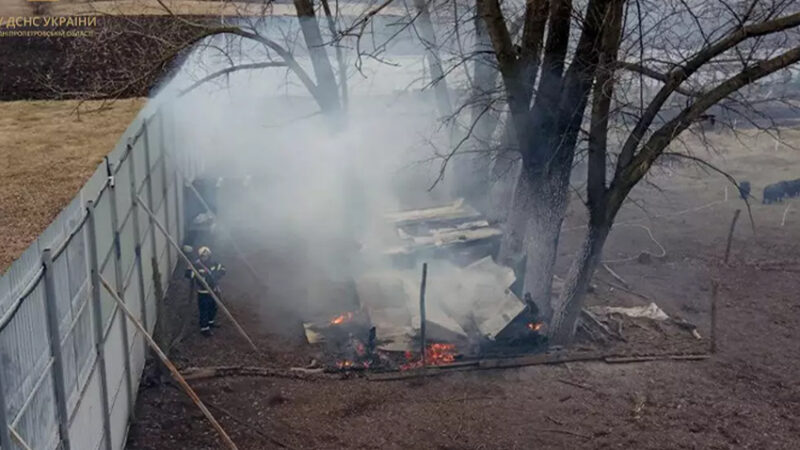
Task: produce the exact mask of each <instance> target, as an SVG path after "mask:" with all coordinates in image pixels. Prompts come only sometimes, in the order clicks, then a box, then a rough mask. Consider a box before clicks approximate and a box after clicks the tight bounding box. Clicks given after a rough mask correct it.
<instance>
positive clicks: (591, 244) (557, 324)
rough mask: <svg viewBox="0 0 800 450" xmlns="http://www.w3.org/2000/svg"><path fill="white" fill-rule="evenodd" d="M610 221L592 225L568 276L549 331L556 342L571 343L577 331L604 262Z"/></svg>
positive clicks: (552, 339) (552, 340)
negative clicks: (585, 299) (589, 291)
mask: <svg viewBox="0 0 800 450" xmlns="http://www.w3.org/2000/svg"><path fill="white" fill-rule="evenodd" d="M610 223H611V222H608V223H600V224H590V225H589V230H588V231H587V232H586V236H585V238H584V241H583V244H582V245H581V248H580V250H578V254H577V255H576V257H575V259H574V260H573V262H572V266H571V267H570V269H569V272H568V273H567V278H566V280H564V290H563V291H562V292H561V295H560V296H559V297H558V299H556V301H555V304H554V305H553V310H554V314H553V318H552V319H551V320H550V328H549V330H550V333H549V334H550V339H551V342H552V343H554V344H559V345H563V344H567V343H569V341H570V340H572V336H573V335H574V334H575V324H576V323H577V321H578V316H579V315H580V312H581V308H582V307H583V297H584V296H585V295H586V290H587V288H588V287H589V282H590V281H591V279H592V276H593V275H594V271H595V269H597V265H598V264H599V263H600V256H601V255H602V251H603V245H604V244H605V242H606V238H607V237H608V233H609V232H610V231H611V226H610Z"/></svg>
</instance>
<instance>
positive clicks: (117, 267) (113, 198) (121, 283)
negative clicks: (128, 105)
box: [106, 158, 133, 417]
mask: <svg viewBox="0 0 800 450" xmlns="http://www.w3.org/2000/svg"><path fill="white" fill-rule="evenodd" d="M106 170H107V171H108V180H109V183H108V195H109V200H110V203H111V229H112V230H113V232H114V282H115V284H116V286H115V288H116V290H117V293H118V294H119V296H120V297H123V298H124V295H125V292H124V291H125V280H124V279H123V278H124V277H123V275H122V247H121V245H120V241H119V212H118V211H117V192H116V188H115V186H114V164H112V163H111V162H109V161H108V158H106ZM112 317H113V314H112ZM121 319H122V320H121V322H120V326H121V327H122V347H123V349H122V351H123V357H124V366H125V393H126V394H127V396H128V417H133V379H132V376H133V373H132V372H133V371H132V370H131V354H130V353H131V347H130V343H129V342H128V321H127V320H125V317H124V316H122V317H121ZM112 322H113V320H112Z"/></svg>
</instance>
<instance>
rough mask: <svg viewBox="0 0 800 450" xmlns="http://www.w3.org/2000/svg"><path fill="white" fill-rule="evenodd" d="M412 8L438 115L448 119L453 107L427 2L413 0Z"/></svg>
mask: <svg viewBox="0 0 800 450" xmlns="http://www.w3.org/2000/svg"><path fill="white" fill-rule="evenodd" d="M414 7H415V8H416V9H417V11H418V12H419V17H417V20H416V25H417V30H419V36H420V38H421V39H422V45H424V46H425V50H426V55H425V56H426V59H427V60H428V70H430V71H431V85H432V86H433V92H434V94H435V96H436V105H437V107H438V108H439V113H440V114H441V115H442V116H444V117H446V118H449V117H450V116H452V115H453V105H452V104H451V103H450V93H449V92H448V90H447V82H446V81H445V79H444V69H442V62H441V60H440V59H439V49H438V47H437V45H436V34H435V32H434V30H433V22H432V21H431V13H430V10H429V9H428V4H427V0H414Z"/></svg>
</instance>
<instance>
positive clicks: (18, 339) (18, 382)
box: [0, 280, 50, 420]
mask: <svg viewBox="0 0 800 450" xmlns="http://www.w3.org/2000/svg"><path fill="white" fill-rule="evenodd" d="M45 323H46V320H45V306H44V281H43V280H40V282H39V283H38V285H37V286H36V288H35V289H34V290H33V291H31V293H30V294H29V295H28V297H27V298H26V299H25V300H24V301H23V302H22V305H21V306H20V308H19V309H18V310H17V313H16V315H15V316H14V319H13V320H12V321H11V322H10V323H9V324H8V325H7V326H6V327H5V328H4V329H3V330H2V331H0V357H1V358H2V364H1V365H0V370H2V371H3V380H4V393H5V399H6V403H7V408H8V409H7V411H8V414H9V420H10V418H13V417H14V416H15V415H16V414H17V412H19V410H20V409H21V408H22V405H23V404H24V403H25V399H27V398H28V396H29V394H30V393H31V392H32V391H33V387H34V385H35V384H36V382H37V380H38V379H39V378H40V376H41V374H42V371H43V370H44V367H45V366H46V365H47V363H48V361H49V360H50V352H49V350H48V348H49V347H48V345H49V344H48V342H47V326H46V325H45Z"/></svg>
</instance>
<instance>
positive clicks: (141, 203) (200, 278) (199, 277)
mask: <svg viewBox="0 0 800 450" xmlns="http://www.w3.org/2000/svg"><path fill="white" fill-rule="evenodd" d="M136 201H137V202H138V203H139V206H140V207H141V208H142V211H144V212H146V213H147V214H148V215H149V216H150V217H152V219H153V223H154V224H155V225H156V227H157V228H158V229H159V230H161V233H163V234H164V236H166V238H167V241H169V243H170V244H172V246H173V247H175V249H176V250H177V251H178V255H180V256H181V258H183V260H184V261H185V262H186V264H187V265H188V266H189V269H191V271H192V272H193V273H194V275H195V277H196V278H197V280H198V281H200V284H202V285H203V287H204V288H206V290H207V291H208V292H209V293H210V294H211V297H212V298H213V299H214V301H215V302H216V303H217V305H218V306H219V307H220V309H221V310H222V312H224V313H225V315H226V316H227V317H228V319H230V320H231V322H233V325H234V326H235V327H236V330H238V331H239V334H241V335H242V336H243V337H244V338H245V340H246V341H247V343H248V344H250V347H252V348H253V350H254V351H255V352H256V353H258V352H259V351H258V347H256V344H254V343H253V340H252V339H250V336H248V334H247V332H246V331H244V328H242V326H241V325H239V322H237V321H236V319H234V317H233V314H231V312H230V311H229V310H228V308H227V307H226V306H225V305H224V304H223V303H222V300H220V299H219V296H218V295H217V293H216V292H214V290H213V289H211V286H209V285H208V283H207V282H206V280H205V278H203V276H202V275H200V272H198V271H197V268H196V267H195V266H194V264H193V263H192V260H191V259H189V257H188V256H186V253H184V252H183V249H182V248H181V246H180V245H178V243H177V242H175V239H173V238H172V236H170V234H169V232H167V230H166V229H165V228H164V226H163V225H161V222H159V221H158V218H157V217H156V215H155V214H153V211H150V208H148V207H147V205H146V204H145V202H144V201H143V200H142V198H141V197H140V196H138V195H137V196H136Z"/></svg>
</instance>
